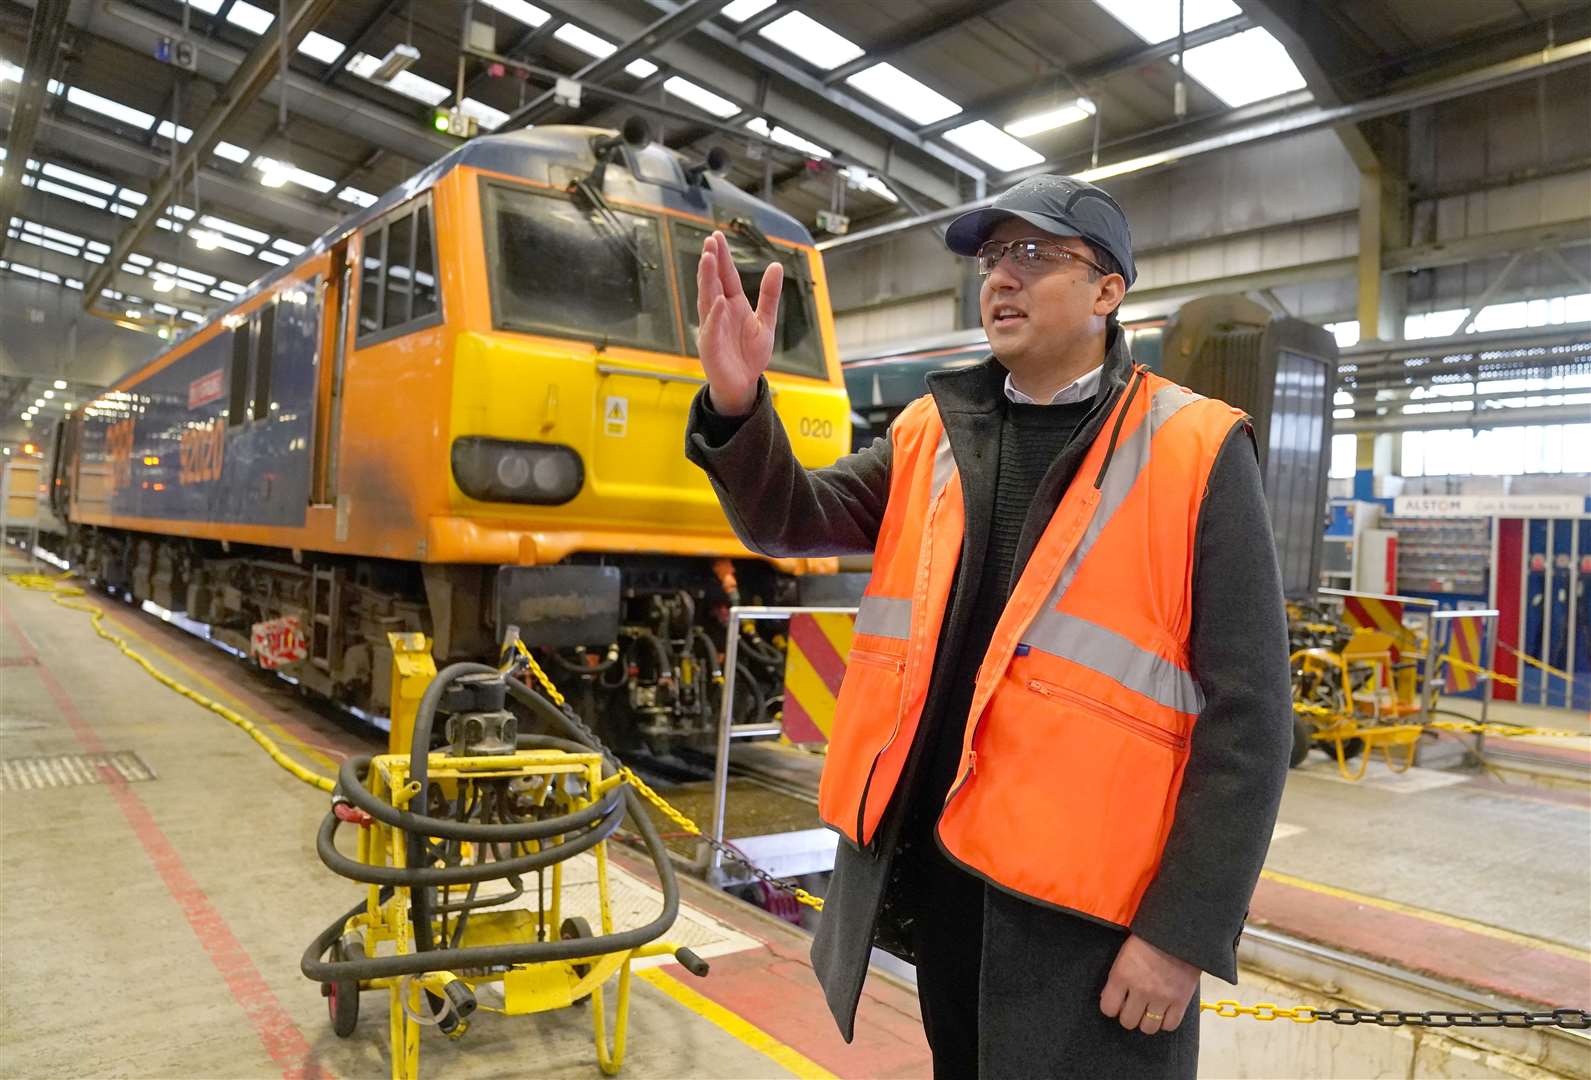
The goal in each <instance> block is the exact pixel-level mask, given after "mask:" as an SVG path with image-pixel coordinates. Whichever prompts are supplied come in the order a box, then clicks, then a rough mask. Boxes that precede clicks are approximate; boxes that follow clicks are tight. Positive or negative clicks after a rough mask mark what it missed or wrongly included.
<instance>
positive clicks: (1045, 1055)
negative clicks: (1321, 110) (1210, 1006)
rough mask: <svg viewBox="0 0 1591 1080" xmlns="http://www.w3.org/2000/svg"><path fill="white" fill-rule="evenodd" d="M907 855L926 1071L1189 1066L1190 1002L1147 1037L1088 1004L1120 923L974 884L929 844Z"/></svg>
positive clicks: (1183, 1074)
mask: <svg viewBox="0 0 1591 1080" xmlns="http://www.w3.org/2000/svg"><path fill="white" fill-rule="evenodd" d="M914 855H915V853H914ZM916 857H917V858H918V859H919V861H920V863H921V865H920V866H919V867H918V871H919V872H918V873H917V874H916V875H914V880H913V887H914V891H915V892H916V896H917V898H918V903H917V905H916V910H915V917H914V918H913V920H912V946H913V949H914V951H915V952H916V954H917V994H918V1000H919V1003H920V1005H921V1008H922V1013H923V1029H924V1031H925V1032H926V1033H927V1035H928V1045H929V1048H930V1049H931V1050H932V1051H933V1059H934V1080H972V1078H980V1080H1007V1078H1023V1080H1028V1078H1039V1077H1089V1078H1092V1077H1105V1076H1108V1077H1112V1078H1118V1077H1121V1078H1127V1077H1144V1078H1154V1080H1160V1078H1191V1077H1193V1076H1194V1075H1195V1072H1196V1069H1197V1066H1198V1061H1199V1012H1198V1007H1197V1005H1196V1004H1195V1005H1190V1007H1189V1009H1188V1012H1187V1014H1186V1016H1185V1017H1184V1018H1183V1021H1182V1024H1181V1026H1180V1027H1179V1028H1178V1029H1177V1030H1176V1031H1174V1032H1161V1033H1159V1034H1155V1035H1145V1034H1143V1033H1141V1032H1138V1031H1127V1030H1125V1029H1123V1028H1122V1026H1121V1024H1120V1023H1118V1022H1117V1021H1116V1020H1114V1019H1112V1018H1110V1017H1108V1016H1106V1015H1105V1014H1103V1013H1102V1012H1100V1011H1099V996H1100V993H1101V992H1102V991H1103V990H1104V989H1105V980H1106V978H1107V977H1108V976H1109V974H1110V968H1111V964H1113V963H1114V962H1115V960H1116V953H1117V952H1118V951H1119V950H1120V948H1121V944H1122V942H1123V941H1124V940H1126V932H1125V931H1123V930H1120V929H1117V928H1114V927H1108V926H1102V925H1100V924H1098V923H1095V922H1091V921H1089V920H1087V919H1083V918H1079V917H1077V916H1073V915H1068V914H1065V913H1064V912H1059V911H1054V910H1051V909H1049V908H1044V907H1040V906H1038V905H1037V904H1033V903H1030V902H1028V901H1026V900H1022V899H1019V898H1017V897H1014V896H1011V895H1010V894H1008V893H1005V892H1002V891H1001V890H999V889H996V888H993V887H990V886H986V885H985V884H984V883H983V882H982V881H981V880H980V879H978V878H975V877H973V876H972V875H970V874H968V873H966V872H964V871H962V870H961V869H959V868H958V867H956V866H954V865H952V864H951V863H950V862H948V861H946V860H945V859H944V858H943V856H941V855H939V854H938V853H937V851H935V852H929V853H924V854H922V855H917V856H916Z"/></svg>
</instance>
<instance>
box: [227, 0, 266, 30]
mask: <svg viewBox="0 0 1591 1080" xmlns="http://www.w3.org/2000/svg"><path fill="white" fill-rule="evenodd" d="M226 21H227V22H229V23H231V24H232V25H233V26H241V27H243V29H245V30H247V31H248V32H249V33H251V34H263V33H265V31H267V30H269V29H270V28H271V24H272V23H273V22H275V21H276V16H275V15H272V14H271V13H270V12H269V11H266V10H265V9H264V8H257V7H255V6H254V5H253V4H250V3H248V2H247V0H237V3H235V4H233V5H232V7H231V8H229V9H228V10H227V13H226Z"/></svg>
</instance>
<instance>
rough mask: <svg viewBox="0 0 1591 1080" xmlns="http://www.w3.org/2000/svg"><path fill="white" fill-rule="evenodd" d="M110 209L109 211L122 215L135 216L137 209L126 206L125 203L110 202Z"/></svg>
mask: <svg viewBox="0 0 1591 1080" xmlns="http://www.w3.org/2000/svg"><path fill="white" fill-rule="evenodd" d="M110 210H111V213H113V214H120V215H121V216H122V217H130V218H135V217H137V216H138V211H137V210H134V209H133V208H132V207H131V206H128V205H127V204H126V203H111V204H110Z"/></svg>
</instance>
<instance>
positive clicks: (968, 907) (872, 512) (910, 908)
mask: <svg viewBox="0 0 1591 1080" xmlns="http://www.w3.org/2000/svg"><path fill="white" fill-rule="evenodd" d="M945 240H946V243H947V244H948V246H949V247H950V249H951V250H952V251H954V252H956V253H957V254H961V255H966V256H969V257H971V258H973V259H975V260H976V261H977V268H978V270H979V272H980V273H981V274H982V275H983V288H982V292H981V314H982V317H983V325H984V329H985V330H986V331H987V333H988V335H989V345H990V348H991V351H992V353H993V355H992V356H991V357H989V359H987V360H986V361H984V362H983V363H982V364H978V365H976V366H973V367H967V368H961V369H956V370H950V371H942V372H936V373H934V374H933V375H930V376H929V378H928V389H929V393H928V394H927V395H925V396H924V397H922V398H920V399H918V400H917V401H915V402H913V403H912V404H911V405H909V406H908V407H907V408H906V409H905V411H903V412H902V413H901V415H900V416H899V417H897V418H896V420H895V422H894V423H893V424H892V425H891V426H890V430H889V433H888V435H887V436H886V437H885V438H881V439H878V440H875V441H874V443H873V445H872V446H870V447H868V448H866V449H864V450H862V451H860V452H858V453H855V454H852V455H850V456H848V457H846V458H843V459H841V460H840V461H839V462H837V463H835V464H834V465H832V466H830V467H828V468H822V469H811V470H809V469H805V468H803V467H802V466H801V465H800V464H799V463H798V462H797V461H796V459H795V457H794V455H793V454H792V452H791V448H790V443H789V441H788V439H787V438H786V436H785V432H784V429H783V427H782V426H781V425H780V423H779V422H778V418H777V416H776V414H775V412H774V409H773V407H772V404H771V401H770V394H769V390H768V386H767V381H766V380H765V379H764V378H763V374H762V373H763V372H764V370H766V369H767V368H768V367H769V365H770V361H771V360H773V358H774V347H775V344H776V343H775V341H774V333H773V331H774V327H775V325H776V322H775V316H776V313H777V310H778V303H779V296H780V291H781V288H782V271H781V268H780V266H779V265H778V264H777V263H775V264H773V265H771V266H769V267H768V268H767V270H766V272H765V273H763V275H762V280H761V287H760V292H759V295H758V297H757V303H756V306H755V308H754V307H753V306H752V304H751V302H750V300H749V298H748V297H747V296H746V293H745V289H744V286H743V285H742V283H741V274H742V272H744V268H737V267H736V266H735V265H734V263H733V261H732V257H731V253H730V250H729V246H728V244H727V243H726V241H725V240H724V238H723V236H722V235H721V234H717V233H715V234H714V235H713V236H712V237H711V238H710V239H709V240H708V241H707V242H706V243H705V245H704V246H703V250H702V258H701V263H700V266H699V268H698V273H697V277H698V285H699V311H698V314H699V316H700V320H701V324H700V325H701V331H700V334H701V336H700V350H699V351H700V354H701V358H702V367H703V369H704V370H705V371H706V374H707V380H708V386H707V388H706V389H704V390H703V391H702V393H701V394H700V395H698V397H697V399H696V402H695V405H694V406H693V409H692V413H691V418H690V427H689V431H688V433H687V437H686V453H687V455H688V456H689V458H690V459H691V460H692V461H694V462H695V463H696V464H697V465H699V466H701V468H703V469H704V470H706V472H707V474H708V476H709V477H710V478H711V480H712V482H713V485H714V488H715V489H716V491H717V493H718V496H719V499H720V501H721V502H722V503H723V506H724V509H725V511H726V513H727V514H728V516H729V520H730V522H731V523H732V524H733V525H734V527H735V529H736V531H737V533H738V534H739V535H740V537H741V538H742V539H743V540H744V541H745V542H746V544H747V545H748V546H750V547H751V548H753V549H754V550H757V551H761V552H764V553H766V554H768V555H775V556H800V555H836V554H849V553H871V554H872V555H873V571H872V575H871V577H870V579H869V581H868V585H867V589H866V591H865V593H864V595H863V598H862V601H861V606H860V610H859V612H858V614H857V619H856V627H855V636H854V641H853V647H852V649H851V653H850V658H849V664H848V667H847V671H846V675H845V680H844V683H843V684H842V686H841V689H840V694H839V701H838V706H837V711H836V715H835V720H834V730H833V735H832V738H831V740H830V744H829V752H828V759H827V761H826V763H825V767H824V772H823V779H822V783H821V786H820V789H819V793H818V803H819V805H818V811H819V814H820V816H821V817H822V819H823V821H824V823H825V824H826V825H828V826H829V827H830V828H832V829H834V830H835V831H836V832H838V833H839V834H840V835H841V837H842V838H843V839H842V840H841V842H840V845H839V850H838V853H837V855H836V861H835V868H834V876H833V879H832V881H831V882H830V885H829V890H828V894H827V897H826V899H825V909H824V913H823V916H822V921H821V923H820V924H819V927H818V931H817V936H816V938H815V940H814V942H813V949H812V956H813V966H814V968H815V970H816V971H817V974H818V978H819V980H820V981H821V982H822V984H823V987H824V991H825V994H826V995H827V997H828V1001H829V1005H830V1008H831V1009H832V1011H833V1013H834V1016H835V1019H836V1021H837V1022H838V1023H839V1025H840V1029H841V1032H842V1033H843V1034H844V1035H845V1037H846V1038H847V1039H849V1038H850V1037H851V1036H852V1033H853V1028H854V1024H855V1019H856V1008H857V1002H858V1000H859V998H860V995H861V987H862V983H863V980H864V979H865V977H866V973H867V966H868V958H869V955H870V950H871V947H872V946H873V945H875V944H877V945H878V946H880V947H882V948H884V949H887V950H888V951H890V952H892V953H894V954H895V955H897V956H899V957H901V958H903V959H905V960H908V961H910V962H913V963H915V964H916V967H917V984H918V993H919V998H920V1001H921V1004H922V1014H923V1026H924V1028H925V1029H926V1032H927V1035H928V1041H929V1045H930V1047H931V1048H932V1051H933V1059H934V1075H935V1076H936V1077H958V1078H961V1077H972V1076H984V1077H1009V1076H1022V1077H1048V1076H1090V1077H1092V1076H1110V1077H1121V1076H1188V1077H1191V1076H1193V1075H1194V1072H1195V1068H1196V1066H1197V1062H1198V1015H1199V1014H1198V1006H1197V1000H1198V989H1199V973H1200V972H1201V971H1207V972H1210V973H1211V974H1213V975H1216V976H1219V977H1221V978H1223V979H1226V980H1228V981H1235V979H1236V975H1237V967H1236V946H1237V938H1238V936H1239V935H1240V933H1241V931H1242V927H1243V919H1244V916H1245V914H1246V911H1247V904H1248V901H1249V898H1250V896H1251V895H1252V893H1253V890H1254V885H1255V882H1256V881H1257V880H1258V877H1259V872H1260V867H1261V865H1262V863H1263V862H1264V858H1265V851H1266V848H1267V846H1268V844H1269V842H1270V833H1271V827H1272V825H1273V823H1274V821H1275V817H1276V809H1277V805H1278V803H1279V801H1280V798H1281V790H1282V783H1283V779H1284V777H1285V775H1286V770H1287V758H1288V752H1289V749H1290V747H1291V743H1292V723H1291V721H1292V711H1291V708H1290V689H1289V679H1288V671H1287V634H1286V619H1285V614H1284V609H1283V602H1282V595H1281V584H1280V576H1279V574H1278V571H1277V565H1276V556H1275V551H1274V548H1273V545H1272V541H1271V535H1270V526H1269V517H1268V515H1267V512H1266V508H1265V501H1264V496H1263V493H1262V490H1261V486H1260V472H1259V467H1258V463H1257V460H1256V454H1255V447H1254V441H1253V433H1252V430H1251V428H1250V426H1249V424H1248V422H1247V418H1246V417H1244V416H1243V415H1242V414H1241V413H1239V412H1238V411H1237V410H1235V409H1232V408H1230V407H1228V406H1227V405H1225V404H1223V403H1221V402H1219V401H1214V400H1210V399H1207V398H1204V397H1201V396H1200V395H1198V394H1196V393H1193V392H1192V391H1190V390H1188V389H1187V388H1185V387H1181V386H1177V385H1176V384H1174V383H1171V382H1168V381H1167V380H1165V379H1163V378H1161V377H1159V376H1158V375H1155V374H1153V373H1152V372H1149V371H1148V370H1146V369H1143V368H1139V367H1136V366H1135V365H1134V364H1133V362H1132V360H1131V358H1130V357H1129V355H1128V352H1127V347H1126V342H1125V336H1124V335H1123V334H1122V333H1121V331H1120V329H1119V327H1118V326H1117V323H1116V308H1117V307H1118V306H1119V305H1120V303H1121V301H1122V297H1123V296H1124V294H1125V293H1126V291H1127V289H1128V288H1129V287H1130V286H1131V284H1132V282H1133V279H1134V277H1135V273H1136V272H1135V268H1134V264H1133V254H1132V241H1131V235H1130V233H1129V231H1128V227H1127V219H1126V216H1125V214H1123V212H1122V210H1121V207H1120V206H1118V205H1117V203H1116V201H1115V200H1114V199H1112V198H1111V197H1110V196H1109V195H1108V194H1106V193H1105V192H1104V191H1102V190H1101V189H1099V188H1097V187H1095V186H1093V185H1091V184H1087V183H1083V182H1081V181H1078V180H1074V179H1072V178H1070V177H1059V176H1041V177H1034V178H1032V179H1030V180H1027V181H1024V182H1023V183H1021V184H1019V185H1017V186H1016V187H1015V188H1013V189H1011V190H1010V191H1008V192H1006V193H1004V194H1003V195H1001V196H1000V197H999V198H998V199H997V200H996V201H995V202H994V204H993V205H992V206H988V207H985V208H982V209H979V210H974V211H972V212H971V213H967V214H963V215H962V216H961V217H958V218H956V219H955V220H954V221H953V222H952V223H951V225H950V227H949V230H948V232H947V233H946V237H945ZM750 269H751V272H752V273H754V272H755V268H750ZM748 280H749V279H748ZM775 366H776V365H775ZM864 1019H865V1018H864Z"/></svg>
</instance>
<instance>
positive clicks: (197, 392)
mask: <svg viewBox="0 0 1591 1080" xmlns="http://www.w3.org/2000/svg"><path fill="white" fill-rule="evenodd" d="M223 392H224V390H223V386H222V382H221V369H220V368H216V369H215V370H214V371H212V372H210V374H208V375H201V376H200V377H199V378H197V379H195V380H193V382H191V383H189V384H188V408H190V409H197V408H198V407H199V406H200V405H208V404H210V402H212V401H220V400H221V395H222V393H223Z"/></svg>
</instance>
